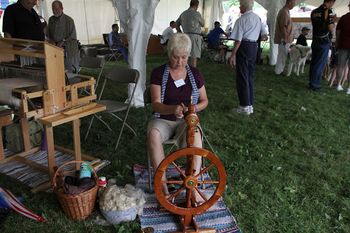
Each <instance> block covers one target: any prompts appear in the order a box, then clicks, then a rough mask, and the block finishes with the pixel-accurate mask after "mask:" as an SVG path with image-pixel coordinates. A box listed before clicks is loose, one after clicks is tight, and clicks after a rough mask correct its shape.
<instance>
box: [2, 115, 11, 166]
mask: <svg viewBox="0 0 350 233" xmlns="http://www.w3.org/2000/svg"><path fill="white" fill-rule="evenodd" d="M12 113H13V112H12V110H11V109H5V110H1V111H0V161H1V160H3V159H4V158H5V154H4V145H3V143H2V132H1V129H2V127H3V126H7V125H10V124H12V116H11V115H12Z"/></svg>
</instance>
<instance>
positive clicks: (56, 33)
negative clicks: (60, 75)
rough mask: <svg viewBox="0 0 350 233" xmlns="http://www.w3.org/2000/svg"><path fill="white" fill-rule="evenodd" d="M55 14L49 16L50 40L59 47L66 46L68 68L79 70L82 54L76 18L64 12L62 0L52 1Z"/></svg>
mask: <svg viewBox="0 0 350 233" xmlns="http://www.w3.org/2000/svg"><path fill="white" fill-rule="evenodd" d="M52 12H53V16H51V17H50V18H49V23H48V26H47V37H48V41H49V42H51V43H53V44H55V45H56V46H58V47H61V48H64V50H65V58H64V65H65V68H66V70H68V71H70V72H72V71H78V70H79V61H80V54H79V48H78V41H77V32H76V30H75V25H74V20H73V19H72V18H71V17H69V16H68V15H66V14H64V13H63V4H62V2H61V1H57V0H56V1H53V2H52Z"/></svg>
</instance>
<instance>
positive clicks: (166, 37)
mask: <svg viewBox="0 0 350 233" xmlns="http://www.w3.org/2000/svg"><path fill="white" fill-rule="evenodd" d="M174 28H176V22H175V21H171V22H170V25H169V27H167V28H166V29H165V30H164V31H163V34H162V37H161V38H160V43H161V44H162V45H167V44H168V40H169V39H170V37H171V36H172V35H173V34H174Z"/></svg>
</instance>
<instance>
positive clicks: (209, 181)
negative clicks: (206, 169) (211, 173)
mask: <svg viewBox="0 0 350 233" xmlns="http://www.w3.org/2000/svg"><path fill="white" fill-rule="evenodd" d="M219 183H220V182H219V181H216V180H203V181H198V184H219Z"/></svg>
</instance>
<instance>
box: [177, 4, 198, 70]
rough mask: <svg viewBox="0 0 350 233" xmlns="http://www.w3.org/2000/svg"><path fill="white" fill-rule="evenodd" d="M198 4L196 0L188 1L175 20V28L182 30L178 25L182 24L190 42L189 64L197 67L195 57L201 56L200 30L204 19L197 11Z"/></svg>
mask: <svg viewBox="0 0 350 233" xmlns="http://www.w3.org/2000/svg"><path fill="white" fill-rule="evenodd" d="M198 6H199V1H198V0H191V1H190V8H188V9H187V10H185V11H184V12H182V14H181V15H180V17H179V18H178V19H177V20H176V30H177V31H178V32H182V30H181V29H180V25H181V26H182V29H183V32H184V33H186V34H187V35H188V36H189V37H190V39H191V42H192V49H191V54H190V57H191V65H192V66H193V67H197V58H200V57H201V49H202V34H201V32H202V30H201V27H204V19H203V18H202V16H201V14H200V13H199V12H198V11H197V10H198Z"/></svg>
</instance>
